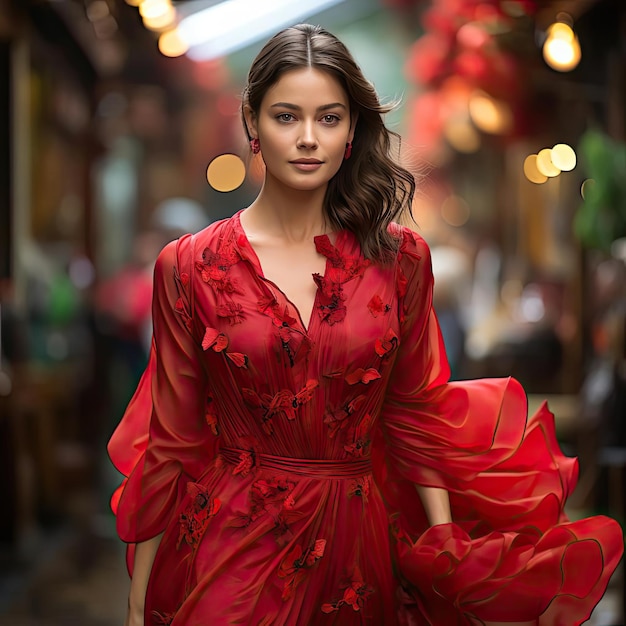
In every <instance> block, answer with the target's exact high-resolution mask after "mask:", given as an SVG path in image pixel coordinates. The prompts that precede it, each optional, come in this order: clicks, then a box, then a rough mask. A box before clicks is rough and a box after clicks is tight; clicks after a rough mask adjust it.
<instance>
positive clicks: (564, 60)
mask: <svg viewBox="0 0 626 626" xmlns="http://www.w3.org/2000/svg"><path fill="white" fill-rule="evenodd" d="M559 19H560V21H557V22H555V23H554V24H552V25H551V26H550V27H549V28H548V30H547V31H546V40H545V42H544V44H543V58H544V60H545V62H546V63H547V64H548V65H549V66H550V67H551V68H552V69H554V70H557V71H558V72H570V71H571V70H573V69H574V68H575V67H576V66H577V65H578V64H579V63H580V59H581V56H582V53H581V50H580V42H579V41H578V37H577V36H576V33H575V32H574V29H573V28H572V26H571V25H570V24H569V23H568V22H571V17H570V16H568V15H566V14H560V15H559Z"/></svg>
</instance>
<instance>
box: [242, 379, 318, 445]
mask: <svg viewBox="0 0 626 626" xmlns="http://www.w3.org/2000/svg"><path fill="white" fill-rule="evenodd" d="M318 385H319V382H318V381H317V380H308V381H307V383H306V385H305V386H304V387H303V388H302V389H301V390H300V391H298V392H297V393H295V394H294V393H293V392H292V391H289V390H288V389H283V390H281V391H279V392H278V393H276V394H274V395H273V396H271V395H269V394H266V393H264V394H261V395H260V396H259V394H257V393H256V391H254V390H253V389H247V388H244V389H242V390H241V392H242V395H243V398H244V401H245V402H246V404H248V406H251V407H253V408H255V409H257V410H258V411H259V412H260V414H261V421H262V423H263V429H264V430H265V432H266V433H267V434H268V435H271V434H273V432H274V427H273V425H272V418H274V417H275V416H278V415H281V414H282V415H284V416H285V417H286V418H287V419H288V420H295V419H296V417H297V410H298V408H299V407H300V406H302V405H303V404H305V403H307V402H308V401H309V400H310V399H311V398H312V397H313V391H314V390H315V389H316V388H317V386H318Z"/></svg>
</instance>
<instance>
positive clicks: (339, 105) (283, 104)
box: [270, 102, 348, 111]
mask: <svg viewBox="0 0 626 626" xmlns="http://www.w3.org/2000/svg"><path fill="white" fill-rule="evenodd" d="M337 108H340V109H344V110H346V111H347V110H348V107H347V106H346V105H345V104H342V103H341V102H331V103H330V104H323V105H322V106H320V107H317V110H318V111H328V110H329V109H337ZM270 109H290V110H291V111H301V110H302V107H299V106H298V105H297V104H291V103H290V102H276V103H275V104H272V105H271V106H270Z"/></svg>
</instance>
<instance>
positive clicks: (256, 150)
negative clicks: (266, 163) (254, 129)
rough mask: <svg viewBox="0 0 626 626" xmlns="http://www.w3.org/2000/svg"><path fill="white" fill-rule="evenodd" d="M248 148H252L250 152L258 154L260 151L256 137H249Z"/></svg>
mask: <svg viewBox="0 0 626 626" xmlns="http://www.w3.org/2000/svg"><path fill="white" fill-rule="evenodd" d="M250 149H251V150H252V154H259V152H261V144H260V143H259V140H258V138H257V137H254V139H250Z"/></svg>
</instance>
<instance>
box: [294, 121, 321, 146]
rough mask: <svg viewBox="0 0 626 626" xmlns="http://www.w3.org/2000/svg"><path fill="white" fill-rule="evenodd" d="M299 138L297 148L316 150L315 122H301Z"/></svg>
mask: <svg viewBox="0 0 626 626" xmlns="http://www.w3.org/2000/svg"><path fill="white" fill-rule="evenodd" d="M300 128H301V132H300V137H298V147H299V148H308V149H309V150H311V149H314V148H317V135H316V133H315V121H313V120H306V121H303V122H302V126H301V127H300Z"/></svg>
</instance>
